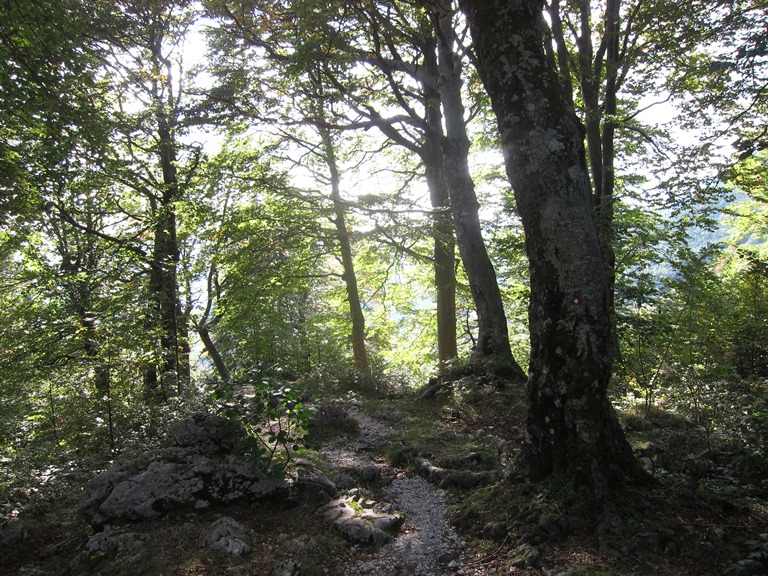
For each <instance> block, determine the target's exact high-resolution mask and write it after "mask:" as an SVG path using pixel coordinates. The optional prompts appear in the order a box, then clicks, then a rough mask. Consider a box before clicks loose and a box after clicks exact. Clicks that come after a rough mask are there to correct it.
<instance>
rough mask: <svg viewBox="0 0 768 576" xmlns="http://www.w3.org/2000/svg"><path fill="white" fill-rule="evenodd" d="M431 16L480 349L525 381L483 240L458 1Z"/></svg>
mask: <svg viewBox="0 0 768 576" xmlns="http://www.w3.org/2000/svg"><path fill="white" fill-rule="evenodd" d="M430 16H431V20H432V25H433V26H434V30H435V37H436V38H437V51H438V62H439V65H438V69H439V72H440V76H439V92H440V102H441V104H442V108H443V112H444V116H445V127H446V130H445V132H446V134H445V137H444V138H443V164H444V170H443V172H444V178H445V182H446V184H447V186H448V190H449V196H450V204H451V213H452V214H453V221H454V225H455V227H456V239H457V243H458V245H459V251H460V253H461V258H462V262H463V263H464V268H465V270H466V271H467V277H468V279H469V284H470V287H471V289H472V298H473V300H474V302H475V309H476V310H477V317H478V325H479V326H478V335H477V346H476V349H475V353H476V354H477V355H478V356H479V357H480V358H483V359H486V360H489V361H490V362H491V363H492V365H493V369H494V370H497V371H499V372H500V373H503V374H505V375H507V376H509V377H510V379H513V380H519V381H521V382H523V381H525V372H523V370H522V368H521V367H520V366H519V365H518V364H517V362H515V360H514V358H513V357H512V351H511V349H510V344H509V333H508V328H507V317H506V313H505V312H504V303H503V302H502V300H501V291H500V290H499V285H498V282H497V279H496V271H495V270H494V268H493V263H492V262H491V259H490V258H489V257H488V252H487V250H486V247H485V242H484V240H483V236H482V229H481V227H480V214H479V210H480V204H479V202H478V201H477V196H476V194H475V185H474V182H473V181H472V176H471V174H470V171H469V147H470V141H469V137H468V136H467V128H466V120H465V118H464V103H463V96H462V90H461V87H462V77H461V75H462V59H461V57H460V56H459V55H458V54H457V53H456V52H455V48H454V46H455V45H456V44H457V43H458V38H457V36H456V32H455V30H454V23H453V16H454V11H453V2H452V1H450V0H440V1H437V2H435V3H434V4H432V5H431V13H430Z"/></svg>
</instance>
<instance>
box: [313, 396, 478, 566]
mask: <svg viewBox="0 0 768 576" xmlns="http://www.w3.org/2000/svg"><path fill="white" fill-rule="evenodd" d="M350 416H352V417H353V418H355V419H356V420H357V421H358V423H359V424H360V435H359V436H358V437H357V438H355V439H354V440H352V441H349V440H348V439H347V441H346V442H344V443H341V442H339V443H335V444H331V445H328V446H326V447H324V448H323V449H322V450H321V453H322V455H323V457H324V458H325V459H326V460H327V461H328V462H329V463H331V464H333V465H334V466H338V467H340V468H350V467H366V466H372V465H377V464H378V463H376V462H375V461H374V460H373V456H374V453H373V449H374V448H375V447H376V446H377V445H379V444H380V442H381V441H382V440H384V439H386V438H387V437H389V436H391V435H392V434H393V433H394V426H393V424H391V423H389V422H387V421H385V420H383V419H379V418H376V417H373V416H371V415H369V414H366V413H365V412H363V411H362V410H360V409H358V408H353V409H352V410H350ZM374 497H375V498H377V499H380V500H383V501H386V502H390V503H392V504H393V505H394V506H395V507H396V508H397V509H398V510H399V511H400V512H402V513H403V514H405V524H404V525H403V527H402V528H401V529H400V532H399V533H398V534H397V536H396V537H395V539H394V541H393V542H391V543H389V544H386V545H384V546H382V547H381V548H379V549H377V550H376V551H374V552H373V554H372V555H369V554H367V553H363V549H362V548H361V549H359V550H360V552H361V554H360V556H361V557H360V558H353V559H352V560H351V561H350V562H349V563H348V564H347V565H345V566H342V567H339V574H340V575H343V576H358V575H361V574H370V575H372V576H398V575H403V576H405V575H414V576H416V575H418V576H444V575H448V574H456V573H457V571H459V570H460V565H461V552H462V546H463V544H462V541H461V538H460V537H459V536H458V535H457V534H456V532H455V531H454V530H453V528H452V527H451V526H450V525H449V524H448V522H447V521H446V495H445V492H443V490H440V489H438V488H434V487H432V486H431V485H429V484H428V483H427V482H426V480H424V479H423V478H420V477H418V476H413V477H411V476H408V475H406V474H405V473H404V472H397V473H396V477H395V478H394V479H393V480H392V483H391V484H389V485H388V486H386V487H385V488H383V489H382V490H381V491H380V493H377V494H375V495H374ZM459 573H460V574H471V572H467V571H465V570H461V571H460V572H459Z"/></svg>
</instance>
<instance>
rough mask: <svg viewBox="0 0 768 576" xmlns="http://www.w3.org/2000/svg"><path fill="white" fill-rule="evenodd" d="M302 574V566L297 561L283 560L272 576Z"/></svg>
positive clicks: (295, 575) (296, 575)
mask: <svg viewBox="0 0 768 576" xmlns="http://www.w3.org/2000/svg"><path fill="white" fill-rule="evenodd" d="M300 573H301V564H299V563H298V562H296V560H294V559H292V558H289V559H288V560H283V561H282V562H280V564H278V565H277V567H276V568H275V569H274V570H273V571H272V576H299V574H300Z"/></svg>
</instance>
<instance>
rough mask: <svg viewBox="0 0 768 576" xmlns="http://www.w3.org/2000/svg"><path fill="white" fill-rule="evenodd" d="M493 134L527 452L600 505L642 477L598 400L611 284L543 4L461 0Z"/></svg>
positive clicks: (603, 395)
mask: <svg viewBox="0 0 768 576" xmlns="http://www.w3.org/2000/svg"><path fill="white" fill-rule="evenodd" d="M460 5H461V8H462V10H463V12H464V14H465V15H466V17H467V20H468V22H469V25H470V30H471V33H472V38H473V41H474V46H475V50H476V54H477V60H478V66H479V70H480V75H481V77H482V79H483V83H484V85H485V87H486V90H487V91H488V94H489V96H490V98H491V102H492V104H493V109H494V112H495V114H496V117H497V120H498V127H499V132H500V134H501V141H502V147H503V152H504V159H505V164H506V168H507V176H508V178H509V180H510V182H511V183H512V187H513V189H514V192H515V199H516V202H517V207H518V211H519V213H520V216H521V218H522V222H523V226H524V229H525V234H526V252H527V254H528V259H529V265H530V273H531V302H530V306H529V327H530V332H531V363H530V375H529V380H528V424H527V429H528V444H527V446H526V451H525V461H526V463H527V465H528V467H529V470H530V474H531V476H532V477H533V478H535V479H541V478H544V477H546V476H548V475H550V474H553V473H556V474H561V475H564V476H565V478H566V479H567V480H568V482H569V483H570V484H571V485H572V486H574V487H584V488H587V489H588V490H590V491H591V493H592V494H594V495H595V496H597V497H598V498H604V497H608V496H609V495H610V492H611V488H612V487H614V486H616V485H617V484H618V483H620V482H621V481H622V480H624V479H626V478H631V479H640V478H642V477H643V473H642V469H641V467H640V466H639V464H638V463H637V461H636V460H635V458H634V456H633V454H632V450H631V448H630V446H629V444H628V443H627V440H626V438H625V437H624V434H623V432H622V430H621V428H620V426H619V424H618V420H617V418H616V414H615V412H614V410H613V408H612V406H611V404H610V401H609V400H608V397H607V389H608V382H609V379H610V376H611V346H610V341H611V337H610V334H611V323H610V311H609V303H610V295H609V283H608V278H607V274H606V271H605V267H604V266H603V255H602V251H601V247H600V241H599V238H598V234H597V229H596V227H595V222H594V220H593V217H592V205H591V201H590V187H589V177H588V174H587V166H586V162H585V153H584V148H583V143H582V136H581V131H580V127H579V122H578V119H577V117H576V114H575V112H574V109H573V106H572V104H571V103H570V102H569V101H568V99H567V98H566V96H565V92H564V91H563V88H562V84H561V83H560V81H559V79H558V77H557V74H556V71H555V70H553V68H552V67H551V65H550V60H549V59H548V58H547V56H546V54H545V50H544V32H545V30H544V27H543V18H542V10H543V7H544V2H543V1H542V0H535V1H530V0H512V1H507V0H482V1H480V0H461V2H460Z"/></svg>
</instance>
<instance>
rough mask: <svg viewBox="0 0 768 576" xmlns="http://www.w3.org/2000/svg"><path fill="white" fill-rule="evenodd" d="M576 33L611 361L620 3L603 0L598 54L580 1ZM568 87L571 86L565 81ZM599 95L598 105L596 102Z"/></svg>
mask: <svg viewBox="0 0 768 576" xmlns="http://www.w3.org/2000/svg"><path fill="white" fill-rule="evenodd" d="M578 10H579V19H580V26H579V33H578V36H577V37H576V48H577V51H578V59H577V63H578V66H577V68H576V73H577V78H578V81H579V87H580V89H581V98H582V101H583V106H584V128H585V137H586V142H587V151H588V160H589V173H590V176H591V181H592V202H593V204H594V208H595V218H596V222H597V233H598V238H599V239H600V245H601V247H602V251H603V260H604V264H605V270H606V273H607V275H608V284H609V296H610V301H609V304H608V307H609V310H610V312H611V322H612V325H611V329H612V334H611V347H612V352H613V354H614V356H617V355H618V354H619V352H620V348H619V340H618V333H617V331H616V327H615V319H614V292H615V283H616V255H615V252H614V247H613V224H614V222H613V213H614V201H615V175H614V161H615V152H614V141H615V129H616V124H615V120H614V118H615V116H616V106H617V90H618V87H617V82H618V73H619V67H620V66H621V62H620V53H619V40H620V39H619V29H618V27H619V19H620V11H621V0H607V1H606V3H605V14H604V27H605V28H604V33H603V39H602V42H601V43H600V45H599V47H598V49H597V50H595V49H594V47H593V44H592V36H593V27H594V15H593V11H592V6H591V3H590V2H589V0H581V2H580V4H579V6H578ZM549 13H550V16H551V19H552V28H553V33H554V37H555V39H556V42H557V45H558V53H566V52H567V51H568V47H567V45H566V42H565V37H564V30H563V23H562V20H561V19H560V16H559V4H558V3H557V2H554V3H552V5H551V6H550V8H549ZM560 73H561V78H562V77H563V76H562V75H564V74H570V71H569V70H568V66H567V64H564V65H563V66H561V70H560ZM569 84H570V82H569ZM601 95H602V97H603V101H602V102H601Z"/></svg>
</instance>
